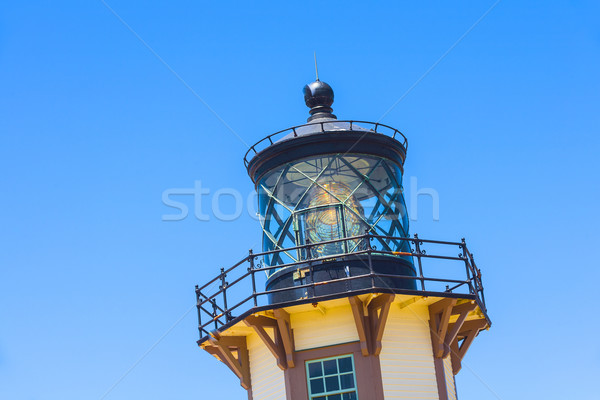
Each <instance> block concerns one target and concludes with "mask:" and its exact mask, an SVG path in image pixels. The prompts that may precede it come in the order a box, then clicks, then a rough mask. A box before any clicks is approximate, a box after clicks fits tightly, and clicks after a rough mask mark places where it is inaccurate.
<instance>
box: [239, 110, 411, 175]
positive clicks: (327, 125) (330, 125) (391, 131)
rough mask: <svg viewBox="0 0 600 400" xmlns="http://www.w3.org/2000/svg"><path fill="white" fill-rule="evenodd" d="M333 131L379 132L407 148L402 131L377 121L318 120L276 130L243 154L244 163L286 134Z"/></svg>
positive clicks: (246, 164)
mask: <svg viewBox="0 0 600 400" xmlns="http://www.w3.org/2000/svg"><path fill="white" fill-rule="evenodd" d="M335 131H359V132H363V131H364V132H365V134H380V135H386V136H389V137H391V138H392V139H396V140H397V141H399V142H400V143H402V146H404V150H405V151H406V150H407V148H408V139H407V138H406V136H404V134H402V132H400V131H399V130H397V129H395V128H392V127H391V126H388V125H385V124H380V123H379V122H369V121H351V120H337V119H336V120H325V121H320V122H312V123H309V124H303V125H298V126H293V127H291V128H287V129H284V130H281V131H278V132H275V133H273V134H271V135H269V136H266V137H264V138H263V139H261V140H259V141H258V142H256V143H255V144H254V145H252V147H250V149H248V151H247V152H246V154H245V155H244V165H245V166H246V167H248V164H249V163H250V159H252V157H254V156H255V155H256V154H258V153H259V152H260V151H262V150H264V149H266V148H267V147H269V146H271V145H272V144H274V143H275V142H277V141H279V140H281V139H286V137H287V136H289V138H290V139H291V138H293V137H298V136H303V135H307V134H315V133H325V132H335Z"/></svg>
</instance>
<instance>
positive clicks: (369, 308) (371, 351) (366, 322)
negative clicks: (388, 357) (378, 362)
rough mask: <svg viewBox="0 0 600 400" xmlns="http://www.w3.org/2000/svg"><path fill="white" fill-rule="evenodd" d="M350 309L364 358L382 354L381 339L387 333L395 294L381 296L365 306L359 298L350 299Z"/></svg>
mask: <svg viewBox="0 0 600 400" xmlns="http://www.w3.org/2000/svg"><path fill="white" fill-rule="evenodd" d="M348 300H349V302H350V307H351V308H352V316H353V317H354V323H355V325H356V331H357V333H358V338H359V340H360V349H361V353H362V355H363V356H365V357H366V356H369V355H374V356H377V355H379V354H380V353H381V349H382V346H381V339H382V338H383V332H384V331H385V324H386V323H387V319H388V315H389V312H390V306H391V304H392V302H393V301H394V295H393V294H381V295H379V296H377V297H375V298H374V299H372V300H371V301H370V302H369V304H368V305H365V304H364V303H363V302H362V301H361V300H360V299H359V298H358V296H353V297H350V298H349V299H348Z"/></svg>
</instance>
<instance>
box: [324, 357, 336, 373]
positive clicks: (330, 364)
mask: <svg viewBox="0 0 600 400" xmlns="http://www.w3.org/2000/svg"><path fill="white" fill-rule="evenodd" d="M323 367H324V369H325V375H333V374H337V360H327V361H323Z"/></svg>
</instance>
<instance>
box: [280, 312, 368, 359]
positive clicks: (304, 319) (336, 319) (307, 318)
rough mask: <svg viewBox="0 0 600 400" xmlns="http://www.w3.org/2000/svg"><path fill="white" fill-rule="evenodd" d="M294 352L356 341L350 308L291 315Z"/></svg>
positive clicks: (356, 335)
mask: <svg viewBox="0 0 600 400" xmlns="http://www.w3.org/2000/svg"><path fill="white" fill-rule="evenodd" d="M291 323H292V328H293V329H294V342H295V345H296V350H298V351H300V350H307V349H314V348H317V347H324V346H331V345H334V344H340V343H349V342H354V341H357V340H358V333H357V332H356V325H355V324H354V317H353V316H352V309H351V308H350V306H349V305H348V306H339V307H334V308H329V309H327V311H326V312H325V314H323V313H322V312H320V311H319V310H315V311H309V312H303V313H298V314H292V315H291Z"/></svg>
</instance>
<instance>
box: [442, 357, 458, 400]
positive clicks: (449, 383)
mask: <svg viewBox="0 0 600 400" xmlns="http://www.w3.org/2000/svg"><path fill="white" fill-rule="evenodd" d="M444 376H445V377H446V389H447V390H448V400H456V387H455V386H454V374H453V373H452V360H451V359H450V356H448V357H446V358H444Z"/></svg>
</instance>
